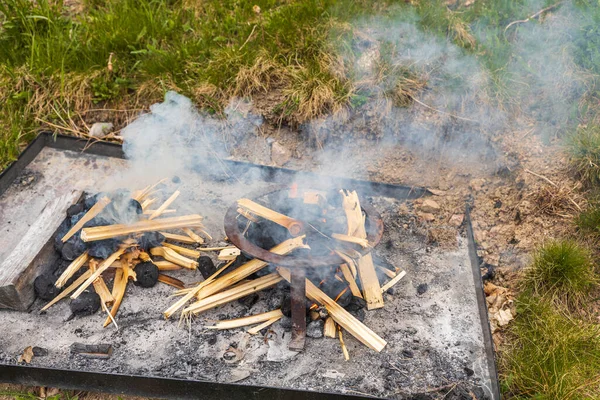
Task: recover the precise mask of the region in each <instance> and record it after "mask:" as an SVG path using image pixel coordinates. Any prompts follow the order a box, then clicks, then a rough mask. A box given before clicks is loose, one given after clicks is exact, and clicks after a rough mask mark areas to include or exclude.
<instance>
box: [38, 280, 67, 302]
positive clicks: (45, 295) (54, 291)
mask: <svg viewBox="0 0 600 400" xmlns="http://www.w3.org/2000/svg"><path fill="white" fill-rule="evenodd" d="M55 281H56V278H55V277H54V276H53V275H52V274H42V275H40V276H38V277H37V278H35V281H34V282H33V288H34V290H35V294H36V296H37V297H39V298H40V299H42V300H52V299H53V298H55V297H56V296H57V295H58V294H59V293H60V292H61V289H59V288H57V287H56V286H54V282H55Z"/></svg>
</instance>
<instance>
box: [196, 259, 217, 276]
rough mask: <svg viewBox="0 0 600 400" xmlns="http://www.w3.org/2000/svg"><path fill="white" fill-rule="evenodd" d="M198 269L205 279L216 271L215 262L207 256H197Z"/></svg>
mask: <svg viewBox="0 0 600 400" xmlns="http://www.w3.org/2000/svg"><path fill="white" fill-rule="evenodd" d="M198 269H199V270H200V273H201V274H202V276H203V277H204V279H207V278H208V277H209V276H211V275H212V274H214V273H215V272H216V271H217V268H216V267H215V263H214V262H213V260H212V259H211V258H210V257H209V256H200V257H198Z"/></svg>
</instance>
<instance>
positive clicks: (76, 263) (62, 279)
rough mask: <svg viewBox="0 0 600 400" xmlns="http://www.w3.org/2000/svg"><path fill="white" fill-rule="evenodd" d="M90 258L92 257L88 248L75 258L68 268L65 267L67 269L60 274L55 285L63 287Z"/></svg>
mask: <svg viewBox="0 0 600 400" xmlns="http://www.w3.org/2000/svg"><path fill="white" fill-rule="evenodd" d="M89 258H90V257H89V255H88V252H87V250H86V251H84V252H83V254H82V255H80V256H79V257H77V258H76V259H75V260H73V262H71V264H69V266H68V267H67V269H65V271H64V272H63V273H62V274H60V276H59V277H58V279H57V280H56V283H55V284H54V286H56V287H57V288H61V287H63V286H64V285H65V283H67V281H68V280H69V279H71V277H72V276H73V275H74V274H75V273H76V272H77V271H79V269H80V268H81V267H83V265H84V264H85V263H86V262H87V261H88V260H89Z"/></svg>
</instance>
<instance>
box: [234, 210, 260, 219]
mask: <svg viewBox="0 0 600 400" xmlns="http://www.w3.org/2000/svg"><path fill="white" fill-rule="evenodd" d="M237 212H238V214H240V215H241V216H243V217H245V218H246V219H247V220H248V221H252V222H258V218H256V216H254V215H253V214H252V213H251V212H250V211H248V210H244V209H243V208H241V207H240V208H238V209H237Z"/></svg>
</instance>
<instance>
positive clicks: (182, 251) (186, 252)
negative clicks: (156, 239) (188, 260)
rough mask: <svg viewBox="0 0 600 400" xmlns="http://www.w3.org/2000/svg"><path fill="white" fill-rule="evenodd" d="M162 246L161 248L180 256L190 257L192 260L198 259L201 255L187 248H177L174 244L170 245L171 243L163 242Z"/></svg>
mask: <svg viewBox="0 0 600 400" xmlns="http://www.w3.org/2000/svg"><path fill="white" fill-rule="evenodd" d="M162 245H163V247H168V248H170V249H171V250H175V251H176V252H178V253H179V254H181V255H182V256H185V257H192V258H193V259H197V258H198V257H200V254H201V253H200V252H199V251H196V250H192V249H188V248H187V247H181V246H177V245H175V244H171V243H167V242H163V244H162Z"/></svg>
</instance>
